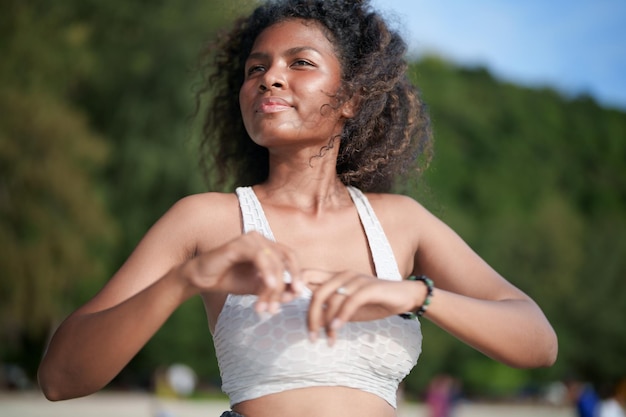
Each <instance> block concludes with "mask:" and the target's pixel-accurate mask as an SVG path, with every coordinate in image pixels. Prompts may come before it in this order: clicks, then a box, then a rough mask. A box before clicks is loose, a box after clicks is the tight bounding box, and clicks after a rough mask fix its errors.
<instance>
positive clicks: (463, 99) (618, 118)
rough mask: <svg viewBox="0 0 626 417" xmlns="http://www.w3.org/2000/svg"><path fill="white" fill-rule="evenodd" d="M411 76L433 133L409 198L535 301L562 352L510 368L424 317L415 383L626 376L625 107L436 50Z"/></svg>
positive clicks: (490, 386) (470, 386) (474, 385)
mask: <svg viewBox="0 0 626 417" xmlns="http://www.w3.org/2000/svg"><path fill="white" fill-rule="evenodd" d="M411 76H412V80H413V81H414V82H415V83H416V85H418V86H420V88H421V90H422V92H423V95H424V98H425V101H426V102H427V103H428V104H429V107H430V111H431V117H432V120H433V126H434V131H435V138H436V146H435V153H436V154H435V158H434V161H433V163H432V165H431V166H430V167H429V170H428V171H427V173H426V176H425V178H424V179H423V180H424V183H425V184H426V185H427V187H424V186H423V185H422V184H418V186H417V187H415V186H414V182H412V181H410V182H409V185H410V186H412V188H413V190H414V191H413V192H412V194H413V196H414V197H416V198H417V199H419V200H421V201H422V202H423V203H424V204H425V205H426V206H427V207H429V208H430V209H431V210H432V211H433V212H435V214H437V215H438V216H439V217H441V218H442V219H443V220H444V221H445V222H447V223H448V224H449V225H450V226H451V227H452V228H454V229H455V230H456V231H457V232H458V233H459V234H460V235H461V236H462V237H463V238H464V239H465V240H466V241H467V242H468V243H469V244H470V246H472V247H473V248H474V249H475V250H476V251H477V252H478V253H479V254H481V256H482V257H483V258H485V259H486V260H487V262H489V263H490V264H491V265H492V266H494V267H495V268H496V269H497V270H498V271H499V272H500V273H502V274H503V275H504V276H505V277H507V278H508V279H509V280H511V281H512V282H513V283H514V284H515V285H517V286H518V287H520V288H521V289H522V290H524V291H525V292H527V293H528V294H529V295H531V296H532V297H533V298H534V299H535V300H536V301H537V302H538V304H539V305H540V306H541V307H542V309H543V310H544V311H545V313H546V315H547V316H548V318H549V319H550V321H551V322H552V324H553V325H554V327H555V329H556V331H557V334H558V336H559V345H560V346H559V348H560V349H559V359H558V361H557V364H556V365H555V366H554V367H552V368H550V369H543V370H533V371H515V372H507V371H505V370H503V369H504V368H506V367H505V366H504V365H499V364H496V363H493V362H492V363H487V362H486V361H485V360H484V359H483V358H482V355H481V354H479V353H477V352H475V351H473V350H471V349H469V348H467V347H466V346H463V345H461V344H459V343H458V342H456V341H454V340H451V339H452V338H451V337H450V336H448V335H446V334H444V333H443V332H442V331H441V330H439V329H436V328H435V327H434V326H432V325H430V323H426V324H425V326H424V327H425V342H424V352H425V353H424V355H425V357H424V359H423V360H424V363H421V365H422V368H420V366H419V365H418V366H417V367H416V370H415V372H414V374H415V375H411V376H410V379H409V381H408V385H409V386H411V384H413V386H415V387H423V386H424V384H425V383H426V382H427V380H428V378H429V377H430V376H431V375H432V374H431V373H430V372H425V373H426V375H422V374H421V372H422V371H423V370H424V367H427V368H428V371H432V372H437V371H438V372H441V371H445V372H449V373H452V374H454V375H458V376H462V377H463V378H462V379H463V380H464V382H465V385H466V387H465V388H466V389H467V390H468V391H470V392H477V393H494V394H503V392H502V391H503V387H507V386H509V387H516V386H518V387H520V386H525V388H532V385H533V384H535V383H537V382H541V381H547V380H551V379H557V378H562V377H565V376H567V377H570V376H576V377H578V378H584V379H588V380H590V381H593V382H596V383H598V384H600V383H606V382H609V381H615V380H618V379H619V378H623V377H624V376H625V375H626V362H624V361H623V352H626V327H624V317H626V292H625V291H623V290H622V288H623V281H622V277H624V276H625V275H626V259H625V257H624V254H625V253H626V234H625V233H624V231H625V230H626V163H625V162H626V113H624V112H623V111H618V110H615V109H604V108H601V107H599V106H598V105H597V104H596V103H595V102H594V101H593V100H592V99H590V98H588V97H579V98H574V99H565V98H564V97H562V96H561V95H559V94H558V93H557V92H555V91H553V90H550V89H528V88H522V87H519V86H515V85H511V84H507V83H503V82H501V81H498V80H496V79H495V78H493V77H492V76H491V75H490V74H489V73H488V71H486V70H485V69H483V68H458V67H455V66H452V65H451V64H449V63H447V62H445V61H442V60H441V59H438V58H437V57H424V58H422V59H421V60H420V61H419V62H415V63H414V64H413V65H412V66H411ZM420 186H421V187H420ZM432 361H434V362H435V364H433V365H432V367H431V366H430V363H429V364H426V362H432ZM425 365H426V366H425ZM498 368H501V369H498ZM480 375H482V377H479V376H480ZM477 376H478V377H477ZM522 376H524V378H521V379H520V377H522ZM509 392H511V390H509Z"/></svg>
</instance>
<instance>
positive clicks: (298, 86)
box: [39, 0, 557, 417]
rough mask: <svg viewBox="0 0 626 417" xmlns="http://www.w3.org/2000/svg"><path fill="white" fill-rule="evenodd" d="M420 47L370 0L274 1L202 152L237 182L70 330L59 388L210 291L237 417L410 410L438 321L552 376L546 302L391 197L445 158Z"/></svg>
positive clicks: (102, 381) (52, 393)
mask: <svg viewBox="0 0 626 417" xmlns="http://www.w3.org/2000/svg"><path fill="white" fill-rule="evenodd" d="M405 53H406V45H405V43H404V41H403V40H402V39H401V38H400V36H399V35H398V34H397V33H396V32H394V31H392V30H390V29H389V27H388V26H387V25H386V23H385V21H384V20H383V19H382V18H381V16H380V15H379V14H377V13H376V12H375V11H374V10H373V9H372V8H371V7H370V6H369V4H368V2H367V1H358V0H357V1H355V0H285V1H264V2H261V3H260V6H259V7H258V8H257V9H256V10H255V11H254V12H253V13H252V14H251V15H249V16H247V17H245V18H243V19H242V20H239V21H238V22H237V23H236V25H235V27H234V29H233V30H232V31H231V32H230V33H229V34H227V35H226V36H224V37H223V38H221V40H220V43H219V44H218V45H217V46H211V47H210V48H209V49H208V50H207V56H212V57H214V59H215V61H214V62H215V66H214V72H213V73H211V74H209V75H208V76H207V80H208V81H207V89H208V92H209V95H210V97H211V98H212V100H213V101H212V103H211V104H210V105H209V107H208V108H207V110H206V117H207V121H206V124H205V127H204V132H205V134H206V138H205V143H204V146H203V149H204V150H208V151H211V152H214V158H213V163H214V165H212V167H213V168H217V173H216V174H217V178H218V179H223V180H224V181H225V182H226V183H228V184H234V185H235V186H236V187H237V188H236V190H234V191H235V192H230V193H217V192H211V193H204V194H199V195H193V196H189V197H187V198H184V199H182V200H181V201H180V202H178V203H176V204H175V205H174V206H173V207H172V208H171V209H170V210H169V211H168V212H167V213H165V215H164V216H163V217H162V218H161V219H160V220H159V221H158V222H157V223H156V224H155V225H154V226H153V227H152V228H151V229H150V230H149V231H148V233H147V234H146V235H145V237H144V238H143V239H142V240H141V242H140V243H139V245H138V246H137V248H136V249H135V251H134V252H133V253H132V254H131V255H130V257H129V258H128V260H127V261H126V263H124V265H123V266H122V267H121V268H120V269H119V271H118V272H117V273H116V274H115V275H114V276H113V277H112V278H111V280H110V281H109V282H108V283H107V284H106V285H105V286H104V288H103V289H102V290H101V291H100V292H99V293H98V294H97V295H96V296H95V297H94V298H93V299H91V300H90V301H89V302H87V303H86V304H85V305H83V306H82V307H80V308H79V309H78V310H77V311H75V312H74V313H73V314H71V315H70V316H69V317H68V318H67V319H66V320H65V321H64V322H63V323H62V324H61V326H60V327H59V328H58V330H57V331H56V334H55V335H54V336H53V338H52V340H51V342H50V345H49V348H48V350H47V352H46V354H45V356H44V358H43V361H42V363H41V366H40V370H39V380H40V383H41V387H42V389H43V392H44V393H45V395H46V396H47V397H48V398H50V399H53V400H60V399H67V398H74V397H79V396H83V395H89V394H91V393H93V392H96V391H98V390H99V389H101V388H103V387H104V386H105V385H106V384H107V383H108V382H109V381H111V380H112V379H113V378H114V377H115V376H116V375H117V374H118V373H119V372H120V371H121V370H122V369H123V368H124V366H125V365H126V364H127V363H128V362H129V361H130V360H131V358H132V357H133V356H134V355H135V354H136V353H137V352H138V351H139V350H140V349H141V348H142V347H143V346H144V345H145V344H146V343H147V342H148V341H149V340H150V338H151V337H152V336H153V335H154V334H155V332H157V330H158V329H159V328H160V327H161V326H162V325H163V323H164V322H165V321H166V320H167V319H168V318H169V317H170V315H171V314H172V313H173V312H174V311H175V310H176V309H177V308H178V307H179V306H180V305H181V304H182V303H183V302H185V300H187V299H189V298H190V297H194V296H201V297H202V300H203V301H204V304H205V307H206V312H207V318H208V323H209V327H210V330H211V332H212V334H213V340H214V342H215V348H216V354H217V360H218V363H219V366H220V371H221V376H222V389H223V390H224V391H225V392H226V393H227V394H228V396H229V398H230V403H231V407H232V411H226V412H225V413H224V416H242V415H243V416H245V417H276V416H283V417H287V416H297V417H338V416H341V417H394V416H396V415H397V413H396V405H397V400H396V392H397V388H398V384H399V383H400V382H401V381H402V379H403V378H404V377H405V376H406V375H407V374H408V373H409V372H410V371H411V369H412V368H413V366H414V365H415V364H416V361H417V358H418V356H419V354H420V352H421V340H422V334H421V330H420V323H419V321H418V320H417V319H416V318H415V316H421V315H423V316H424V317H426V318H428V319H430V320H431V321H433V322H434V323H436V324H437V325H439V326H440V327H441V328H443V329H445V330H446V331H448V332H449V333H451V334H452V335H454V336H456V337H458V338H459V339H461V340H462V341H464V342H465V343H467V344H469V345H471V346H473V347H475V348H476V349H478V350H480V351H482V352H484V353H485V354H486V355H488V356H490V357H492V358H494V359H496V360H498V361H501V362H504V363H506V364H509V365H511V366H516V367H540V366H550V365H552V364H553V363H554V361H555V360H556V355H557V339H556V336H555V333H554V331H553V329H552V327H551V326H550V324H549V323H548V321H547V320H546V317H545V316H544V314H543V313H542V311H541V309H540V308H539V307H538V306H537V304H536V303H535V302H534V301H533V300H532V299H531V298H530V297H528V296H527V295H526V294H525V293H523V292H522V291H521V290H519V289H518V288H516V287H515V286H513V285H512V284H510V283H509V282H508V281H507V280H505V279H504V278H503V277H502V276H501V275H500V274H499V273H498V272H496V271H495V270H494V269H493V268H491V267H490V266H489V265H488V264H487V263H486V262H485V261H484V260H483V259H481V258H480V257H479V256H478V255H477V254H476V253H475V252H474V251H473V250H472V249H471V248H470V247H469V246H468V245H467V244H466V243H465V242H464V241H463V240H462V239H461V238H460V237H459V236H458V235H457V234H456V233H455V232H454V231H452V230H451V229H450V228H449V227H448V226H447V225H445V224H444V223H443V222H441V221H440V220H439V219H437V218H436V217H435V216H433V215H432V214H431V213H430V212H429V211H427V210H426V209H425V208H424V207H423V206H422V205H420V204H419V203H418V202H416V201H415V200H413V199H411V198H409V197H405V196H401V195H394V194H390V191H391V189H392V185H393V184H394V182H395V181H398V180H403V179H404V178H405V177H403V175H406V173H407V168H408V167H410V166H412V165H414V164H415V162H416V161H417V160H419V159H420V158H425V159H428V158H429V149H430V147H431V134H430V130H429V121H428V116H427V113H426V110H425V107H424V104H423V103H422V101H421V99H420V97H419V94H418V91H417V90H416V88H415V87H414V86H413V85H411V83H410V82H409V80H408V78H407V74H406V69H407V63H406V61H405ZM220 174H221V175H220ZM409 313H411V314H409ZM207 360H210V359H209V356H208V352H207Z"/></svg>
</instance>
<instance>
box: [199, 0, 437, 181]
mask: <svg viewBox="0 0 626 417" xmlns="http://www.w3.org/2000/svg"><path fill="white" fill-rule="evenodd" d="M288 19H304V20H311V21H316V22H318V23H319V24H321V27H322V28H323V30H324V32H325V35H326V36H327V37H328V39H329V41H330V42H331V43H332V44H333V45H334V47H335V49H336V52H337V57H338V59H339V61H340V63H341V67H342V74H341V79H342V86H341V88H340V91H339V92H338V93H337V96H336V97H335V98H336V100H337V102H338V103H339V104H341V103H343V102H345V101H347V100H350V99H354V100H355V102H356V103H357V111H356V113H355V115H354V117H353V118H350V119H347V120H346V123H345V125H344V128H343V132H342V134H341V137H340V138H338V139H339V151H338V160H337V174H338V176H339V178H340V179H341V181H342V182H343V183H344V184H346V185H353V186H355V187H358V188H360V189H361V190H363V191H366V192H388V191H390V190H391V188H392V187H393V185H394V181H395V180H396V179H397V178H399V177H400V176H401V175H403V174H406V173H407V172H408V171H410V170H411V169H415V170H417V171H418V172H419V171H421V170H422V168H425V167H426V166H427V165H428V162H429V161H430V158H431V155H432V134H431V130H430V122H429V117H428V113H427V110H426V106H425V105H424V103H423V102H422V100H421V98H420V95H419V92H418V90H417V89H416V88H415V87H414V86H413V85H412V84H411V82H410V81H409V79H408V77H407V74H406V71H407V67H408V65H407V62H406V60H405V54H406V50H407V47H406V43H405V42H404V40H403V39H402V38H401V37H400V35H399V34H398V33H396V32H395V31H393V30H391V29H390V28H389V27H388V25H387V24H386V23H385V21H384V20H383V19H382V17H381V16H380V15H379V14H377V13H376V12H375V11H373V10H372V9H371V7H370V6H369V4H368V2H367V1H354V0H270V1H266V2H263V3H262V4H261V5H260V6H259V7H257V8H256V9H255V10H254V11H253V12H252V13H251V14H250V16H248V17H246V18H241V19H239V20H237V21H236V22H235V25H234V28H233V29H232V30H231V31H230V32H229V33H227V34H223V35H222V36H220V37H218V39H217V40H216V41H215V42H213V43H212V44H210V45H208V46H207V48H206V49H205V50H204V51H203V57H204V62H205V64H204V67H203V68H204V69H205V70H206V73H205V74H204V76H205V82H204V83H203V87H202V89H201V90H200V91H199V92H198V99H199V100H200V96H201V95H203V94H205V93H208V94H209V95H210V97H211V98H212V102H210V103H209V104H208V106H207V107H206V108H205V109H204V115H205V119H204V123H203V129H202V133H203V135H202V141H201V144H200V155H201V164H202V167H203V169H204V172H205V176H206V178H207V180H208V181H209V184H211V185H212V186H214V188H221V189H226V188H230V187H235V186H241V185H252V184H256V183H259V182H262V181H264V180H265V179H266V178H267V175H268V171H269V155H268V151H267V149H265V148H263V147H261V146H259V145H257V144H255V143H254V142H253V141H252V140H251V139H250V137H249V136H248V134H247V132H246V130H245V128H244V125H243V120H242V116H241V111H240V107H239V89H240V87H241V85H242V83H243V81H244V65H245V62H246V59H247V57H248V55H249V53H250V51H251V49H252V47H253V44H254V41H255V39H256V38H257V36H258V35H259V34H260V33H261V32H262V31H263V30H264V29H266V28H267V27H269V26H272V25H273V24H276V23H278V22H281V21H285V20H288ZM336 139H337V138H329V143H328V145H327V146H326V147H325V148H330V147H333V146H336V144H335V142H336ZM324 150H325V149H320V154H322V153H323V152H324ZM418 161H421V164H420V163H418Z"/></svg>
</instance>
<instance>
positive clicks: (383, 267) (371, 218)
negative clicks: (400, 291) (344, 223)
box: [347, 186, 402, 281]
mask: <svg viewBox="0 0 626 417" xmlns="http://www.w3.org/2000/svg"><path fill="white" fill-rule="evenodd" d="M347 188H348V192H349V193H350V197H352V201H354V205H355V206H356V209H357V211H358V213H359V217H360V218H361V224H362V225H363V229H364V230H365V235H366V236H367V241H368V243H369V247H370V252H371V254H372V259H373V260H374V268H376V275H377V276H378V278H382V279H389V280H394V281H396V280H401V279H402V275H401V274H400V271H399V270H398V263H397V262H396V257H395V255H394V254H393V250H392V249H391V245H390V244H389V240H388V239H387V236H386V235H385V231H384V230H383V227H382V225H381V224H380V222H379V221H378V217H376V213H374V210H373V209H372V206H371V205H370V202H369V200H368V199H367V197H366V196H365V194H363V192H362V191H361V190H359V189H358V188H355V187H350V186H349V187H347Z"/></svg>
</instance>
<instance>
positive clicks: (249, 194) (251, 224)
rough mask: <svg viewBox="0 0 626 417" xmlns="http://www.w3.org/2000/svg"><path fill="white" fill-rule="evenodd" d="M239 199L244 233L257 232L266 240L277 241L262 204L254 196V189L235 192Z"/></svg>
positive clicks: (244, 188)
mask: <svg viewBox="0 0 626 417" xmlns="http://www.w3.org/2000/svg"><path fill="white" fill-rule="evenodd" d="M235 192H236V193H237V198H238V199H239V208H240V210H241V216H242V221H243V232H244V233H248V232H250V231H252V230H256V231H257V232H259V233H261V234H262V235H263V236H265V237H266V238H268V239H270V240H273V241H276V239H275V238H274V234H273V233H272V229H270V224H269V222H268V221H267V217H266V216H265V212H264V211H263V207H262V206H261V202H260V201H259V199H258V198H257V197H256V194H254V190H252V187H239V188H237V189H236V190H235Z"/></svg>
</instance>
